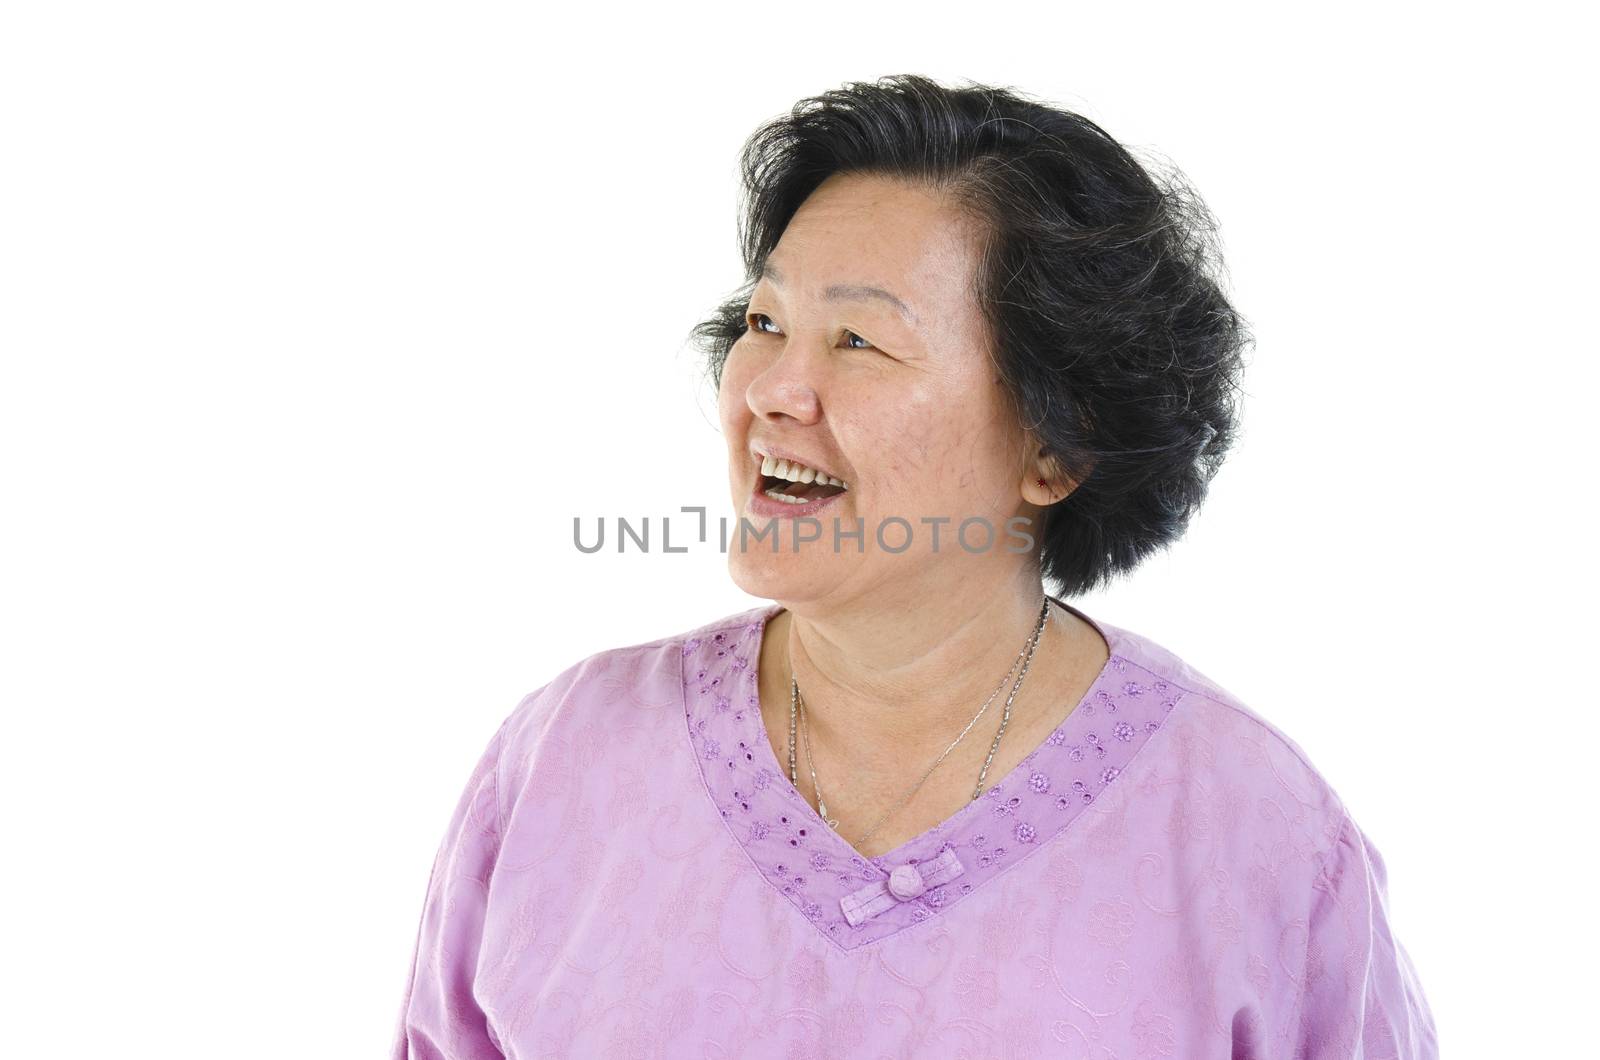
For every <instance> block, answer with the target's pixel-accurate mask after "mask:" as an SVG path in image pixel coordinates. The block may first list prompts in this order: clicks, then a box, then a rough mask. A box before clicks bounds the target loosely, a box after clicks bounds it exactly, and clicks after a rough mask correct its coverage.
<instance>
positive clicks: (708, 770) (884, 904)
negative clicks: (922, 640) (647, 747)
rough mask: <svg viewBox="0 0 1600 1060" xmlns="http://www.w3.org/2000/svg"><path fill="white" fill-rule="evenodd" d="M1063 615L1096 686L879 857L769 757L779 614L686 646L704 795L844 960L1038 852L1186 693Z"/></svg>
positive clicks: (756, 612) (770, 612)
mask: <svg viewBox="0 0 1600 1060" xmlns="http://www.w3.org/2000/svg"><path fill="white" fill-rule="evenodd" d="M1052 599H1054V598H1052ZM1056 603H1058V604H1061V606H1063V607H1065V608H1066V609H1067V610H1069V611H1071V612H1072V613H1073V614H1075V615H1077V616H1078V617H1079V618H1081V619H1083V620H1084V621H1085V622H1088V623H1089V624H1090V625H1091V626H1093V627H1094V628H1095V629H1096V630H1097V631H1099V633H1100V635H1101V636H1102V637H1104V638H1105V641H1106V644H1107V646H1108V647H1109V648H1110V657H1109V658H1107V660H1106V662H1105V665H1104V666H1103V667H1101V670H1100V673H1099V675H1098V676H1097V677H1096V678H1095V680H1094V683H1093V684H1092V685H1090V686H1089V690H1088V691H1087V692H1085V693H1084V695H1083V698H1082V699H1080V700H1079V701H1078V705H1077V706H1076V707H1074V708H1073V710H1072V712H1071V713H1070V714H1068V715H1067V717H1066V719H1065V720H1064V721H1062V723H1061V724H1060V725H1058V726H1057V727H1056V728H1055V730H1054V731H1052V732H1051V733H1050V735H1049V736H1047V737H1046V738H1045V739H1044V741H1043V742H1042V743H1041V744H1039V746H1037V747H1036V748H1034V750H1033V751H1032V752H1030V753H1029V754H1028V756H1027V757H1026V758H1024V759H1023V760H1022V761H1021V762H1020V763H1018V765H1017V766H1016V767H1015V768H1014V769H1012V770H1011V772H1010V773H1008V774H1006V775H1005V776H1004V777H1001V778H1000V779H999V780H998V781H995V782H994V783H992V784H991V785H990V786H989V788H988V790H987V791H985V792H984V793H983V795H982V796H981V797H980V798H977V799H974V800H972V801H970V802H968V803H967V804H966V805H965V806H963V807H962V808H961V809H960V810H957V811H956V812H955V813H954V814H953V815H951V816H950V817H947V818H946V819H945V820H943V821H942V822H940V823H939V824H937V825H934V826H933V827H932V828H930V829H928V830H927V831H926V832H923V833H922V834H921V835H919V836H916V837H915V838H912V839H910V840H907V841H906V842H905V843H902V844H901V845H900V846H898V847H896V848H895V849H894V850H890V851H888V852H886V853H883V854H880V855H878V856H877V857H874V858H866V857H863V856H862V854H861V852H860V851H858V850H856V849H855V848H854V847H852V846H851V845H850V844H849V843H848V842H847V841H846V840H845V838H844V837H843V836H841V835H839V834H838V833H836V832H835V831H834V830H833V829H831V828H829V827H828V825H827V823H826V822H825V821H823V820H822V818H821V817H819V816H818V815H817V812H816V810H815V808H813V807H812V806H811V804H810V803H808V802H807V801H806V800H805V797H804V796H802V795H801V794H800V792H799V791H797V790H795V787H794V785H792V784H791V783H790V782H789V779H788V777H787V775H786V774H785V773H784V772H783V770H782V767H781V766H780V765H779V763H778V761H777V759H776V758H775V757H774V755H773V751H772V744H771V741H770V739H769V737H768V733H767V729H766V723H765V721H764V720H763V718H762V716H761V699H760V695H759V691H758V690H759V687H760V686H759V683H758V674H757V668H758V664H759V661H760V657H761V638H762V636H763V634H764V632H765V630H766V626H767V623H768V622H769V621H770V620H771V619H772V618H773V616H775V615H776V614H777V613H778V612H779V611H781V610H783V607H782V605H780V604H769V605H765V606H762V607H757V608H752V609H751V610H749V611H745V612H742V613H740V614H737V615H734V616H732V617H730V618H728V619H727V620H726V621H724V622H722V623H719V624H714V625H709V626H705V627H702V628H701V629H699V630H697V631H695V633H694V634H693V635H691V636H689V637H687V638H686V639H685V640H684V642H683V649H682V661H683V701H684V716H685V719H686V721H687V724H688V732H689V739H690V743H691V744H692V746H693V748H694V750H695V759H696V761H697V762H698V764H699V767H700V774H701V777H702V778H703V780H704V782H705V787H706V790H707V792H709V794H710V795H711V798H712V800H713V802H714V803H715V804H716V806H717V809H718V811H719V812H720V813H721V815H722V819H723V821H724V823H725V824H726V825H727V826H728V828H729V830H730V831H731V832H732V834H733V837H734V839H735V840H736V841H737V842H738V843H739V845H740V846H741V847H742V848H743V849H744V851H745V853H746V854H747V855H748V856H749V857H750V860H751V861H752V862H753V863H754V864H755V867H756V868H757V869H758V870H759V871H760V873H761V875H762V876H763V878H765V879H766V881H767V882H768V883H769V884H771V885H772V886H773V887H774V888H775V889H776V890H777V891H778V892H779V893H780V894H782V895H783V896H784V897H785V898H787V899H788V900H789V901H790V902H791V903H792V904H793V905H794V906H795V908H797V909H798V910H799V911H800V912H801V914H802V915H803V916H804V917H805V918H806V919H807V920H809V921H810V922H811V923H812V924H813V925H814V926H815V927H816V929H817V930H818V931H819V932H821V933H822V935H823V936H824V937H825V938H828V939H829V940H831V941H832V942H834V943H835V944H836V945H838V946H839V947H840V948H842V949H855V948H856V947H859V946H863V945H866V944H868V943H872V942H876V941H878V940H879V939H882V938H885V937H887V936H889V935H892V934H894V933H896V932H898V931H901V930H903V929H905V928H908V927H911V926H913V925H916V924H919V923H922V922H923V921H926V920H929V919H931V918H933V917H936V916H938V915H939V914H940V913H941V912H942V911H943V910H946V909H949V908H950V907H952V906H953V905H956V904H958V903H959V902H960V900H961V899H962V898H964V897H966V896H967V895H969V894H971V893H973V892H974V891H975V890H977V889H978V888H979V887H982V886H984V885H985V884H986V883H988V882H989V881H990V880H992V879H994V878H995V877H997V876H999V875H1000V874H1001V873H1002V872H1004V871H1005V870H1006V869H1008V868H1010V867H1011V866H1012V865H1014V864H1016V863H1017V862H1019V861H1021V860H1023V859H1024V858H1026V857H1028V855H1029V854H1031V853H1033V852H1034V851H1036V850H1037V849H1039V847H1041V846H1043V845H1044V844H1045V843H1047V842H1048V841H1049V840H1050V839H1052V838H1053V837H1055V836H1056V835H1057V834H1058V833H1060V832H1061V831H1062V830H1063V829H1065V828H1066V827H1067V826H1068V825H1070V824H1071V823H1072V822H1073V821H1074V820H1075V819H1076V818H1077V816H1078V815H1079V814H1080V813H1081V812H1083V809H1084V808H1085V807H1086V806H1088V805H1089V804H1090V803H1091V802H1093V801H1094V799H1095V797H1096V796H1097V795H1098V794H1099V793H1100V792H1102V791H1104V790H1105V788H1106V786H1107V785H1109V784H1112V783H1114V782H1115V781H1116V778H1117V776H1118V774H1119V773H1121V772H1122V770H1123V769H1124V768H1125V767H1126V766H1127V763H1128V762H1129V760H1131V759H1132V758H1133V756H1134V754H1136V753H1137V752H1138V750H1139V748H1140V747H1142V746H1143V745H1144V742H1145V740H1146V739H1148V738H1149V736H1150V734H1151V733H1153V732H1155V731H1156V730H1157V729H1158V728H1160V726H1161V724H1162V723H1163V722H1164V721H1165V719H1166V716H1167V714H1168V712H1170V711H1171V710H1172V709H1173V707H1175V706H1176V705H1177V703H1178V701H1179V699H1180V698H1182V696H1183V695H1184V690H1183V689H1181V688H1179V687H1177V686H1175V685H1169V684H1168V682H1166V681H1165V680H1163V679H1162V678H1161V677H1160V676H1159V675H1157V674H1154V673H1152V672H1150V671H1149V670H1147V669H1145V668H1144V667H1142V666H1140V665H1139V664H1138V663H1136V662H1134V661H1133V660H1132V659H1131V658H1128V657H1126V656H1124V655H1123V654H1122V650H1123V649H1124V648H1125V647H1126V646H1127V639H1128V635H1127V634H1126V633H1125V632H1124V631H1123V630H1120V629H1118V628H1117V627H1116V626H1113V625H1110V624H1109V623H1100V622H1096V621H1094V620H1093V619H1091V618H1089V616H1088V615H1085V614H1084V613H1083V612H1082V611H1080V610H1078V609H1077V608H1075V607H1072V606H1071V605H1070V604H1066V603H1063V602H1062V601H1060V600H1056Z"/></svg>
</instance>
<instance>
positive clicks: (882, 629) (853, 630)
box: [761, 576, 1104, 786]
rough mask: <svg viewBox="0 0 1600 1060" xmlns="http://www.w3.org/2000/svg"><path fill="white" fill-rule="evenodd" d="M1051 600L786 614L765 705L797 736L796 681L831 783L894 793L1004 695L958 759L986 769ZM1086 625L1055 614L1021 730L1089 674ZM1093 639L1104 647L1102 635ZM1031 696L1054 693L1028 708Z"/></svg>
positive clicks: (1036, 657)
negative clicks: (1066, 680)
mask: <svg viewBox="0 0 1600 1060" xmlns="http://www.w3.org/2000/svg"><path fill="white" fill-rule="evenodd" d="M1043 599H1044V595H1043V592H1042V590H1041V589H1040V587H1039V583H1038V581H1037V578H1036V576H1035V577H1034V578H1032V580H1031V581H1030V580H1028V579H1023V580H1021V582H1020V584H1017V585H1014V586H1007V587H1003V588H1001V587H989V588H988V589H987V590H986V591H981V590H979V589H976V588H973V589H969V590H966V591H960V592H951V593H948V594H946V595H945V596H944V597H942V598H936V599H926V600H924V601H922V602H919V603H917V604H916V606H915V607H914V608H913V607H909V606H905V605H903V604H901V603H899V602H898V601H885V602H883V603H881V604H880V605H878V606H872V605H857V606H853V607H851V608H848V609H844V610H838V611H825V612H816V613H808V614H796V613H795V612H793V611H788V610H785V611H784V612H782V613H780V614H779V615H777V616H775V617H774V618H773V619H772V621H771V623H770V625H769V630H770V632H771V634H773V635H772V636H770V637H769V638H768V643H771V644H772V645H773V646H774V648H775V651H774V653H773V656H772V657H771V658H768V657H767V652H766V651H765V650H764V651H763V659H762V667H761V672H762V673H763V674H765V675H771V682H770V684H769V681H768V680H763V682H762V684H763V685H766V686H768V688H766V689H764V690H763V698H764V699H765V698H766V696H767V695H769V694H770V695H772V696H773V697H774V699H775V701H776V702H775V705H781V706H782V714H783V718H784V722H785V724H784V726H783V729H782V732H783V734H784V735H785V737H786V736H787V732H788V726H787V713H788V705H789V701H790V695H789V691H790V689H789V677H790V674H791V672H792V673H793V675H794V678H795V679H796V680H797V681H798V683H799V686H800V694H801V696H802V697H803V698H804V702H805V713H806V729H807V735H808V736H809V738H810V740H811V741H813V745H814V747H815V748H817V753H818V754H820V755H822V757H824V758H825V759H826V760H827V761H828V762H829V763H830V772H831V773H833V774H834V775H836V776H844V775H849V776H855V777H860V778H879V779H880V780H881V782H882V783H884V784H886V785H889V786H892V785H894V784H897V783H899V781H900V780H901V779H903V778H904V777H905V776H906V775H908V774H915V775H917V776H920V775H921V772H922V771H925V770H926V769H927V768H928V766H929V765H931V764H932V762H933V761H934V759H936V758H937V757H938V756H939V755H940V754H941V753H942V752H943V751H944V750H945V749H946V748H947V747H949V746H950V744H951V742H952V741H953V740H955V738H956V737H957V736H958V735H960V734H961V732H962V730H963V729H965V728H966V727H967V724H968V723H969V722H971V721H972V719H973V717H974V715H976V714H977V713H978V710H979V708H980V707H982V706H983V704H984V701H985V700H989V699H990V696H991V694H992V693H993V694H994V698H993V699H992V700H990V702H989V707H988V709H987V710H986V711H985V712H984V715H983V717H982V719H980V721H979V723H978V725H975V726H974V727H973V728H972V730H970V731H969V732H968V733H967V736H966V737H965V738H964V739H963V740H962V742H961V745H960V746H959V747H958V748H957V751H956V752H952V758H960V759H968V758H971V757H972V756H973V755H974V754H976V755H977V756H978V758H979V760H980V761H981V759H982V757H983V755H984V754H986V753H987V751H988V747H989V745H990V743H991V742H992V740H993V736H994V732H995V731H996V730H997V728H998V726H999V723H1000V718H1001V715H1002V713H1003V711H1004V709H1005V701H1006V698H1007V697H1008V696H1009V695H1010V694H1011V689H1012V686H1013V684H1014V683H1015V681H1016V678H1017V676H1018V674H1019V673H1020V672H1021V664H1020V661H1019V658H1018V656H1019V653H1021V652H1023V650H1024V648H1025V647H1026V645H1027V642H1028V640H1029V638H1030V637H1031V636H1032V635H1033V631H1034V629H1035V628H1036V626H1037V624H1038V621H1039V611H1040V606H1041V604H1042V603H1043ZM1081 624H1082V623H1081V620H1079V619H1077V618H1076V617H1075V616H1072V615H1071V614H1070V613H1069V612H1065V611H1062V610H1061V609H1060V608H1057V607H1055V606H1054V605H1052V606H1051V608H1050V614H1049V615H1048V617H1047V618H1046V621H1045V624H1044V629H1043V631H1042V632H1041V633H1040V637H1039V643H1038V645H1037V646H1036V648H1035V649H1034V652H1033V654H1032V657H1031V660H1030V661H1029V664H1028V675H1027V679H1026V680H1025V681H1024V683H1023V686H1022V689H1021V690H1020V691H1019V693H1018V695H1017V698H1016V701H1015V702H1014V703H1013V705H1012V711H1013V719H1016V720H1014V721H1013V723H1012V724H1013V725H1015V724H1016V723H1017V720H1020V717H1019V715H1021V714H1027V713H1030V712H1037V711H1038V710H1041V709H1048V707H1049V706H1050V704H1051V703H1052V702H1053V697H1052V696H1051V695H1050V694H1049V691H1048V690H1050V689H1052V688H1055V687H1058V686H1059V683H1060V682H1059V678H1061V677H1062V676H1063V675H1064V674H1065V673H1068V672H1076V671H1077V670H1079V669H1082V668H1083V665H1084V654H1085V641H1084V640H1083V637H1082V631H1081V630H1078V629H1076V628H1075V626H1078V625H1081ZM1090 637H1091V638H1092V640H1093V641H1094V642H1098V641H1099V637H1098V635H1097V634H1093V633H1092V631H1091V633H1090ZM1090 647H1091V650H1092V646H1090ZM1100 658H1101V659H1102V660H1103V659H1104V655H1103V653H1102V654H1101V655H1100ZM1014 664H1016V669H1015V670H1014V671H1013V672H1012V674H1011V676H1010V677H1009V678H1006V676H1005V675H1006V670H1007V669H1008V668H1010V667H1012V666H1013V665H1014ZM1096 668H1098V667H1096ZM1002 678H1004V679H1005V680H1004V683H1003V685H1002ZM1030 687H1031V688H1034V689H1037V690H1043V691H1042V692H1041V693H1039V694H1036V695H1034V696H1032V697H1029V696H1028V695H1027V691H1028V689H1029V688H1030ZM997 689H998V692H996V690H997ZM775 713H776V712H775ZM1008 731H1012V730H1011V729H1010V728H1009V727H1008ZM958 752H959V754H958ZM867 782H868V783H870V781H867Z"/></svg>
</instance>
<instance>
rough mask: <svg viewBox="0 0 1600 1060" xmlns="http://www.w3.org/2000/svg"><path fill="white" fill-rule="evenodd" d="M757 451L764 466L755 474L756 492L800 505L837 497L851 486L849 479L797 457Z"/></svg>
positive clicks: (783, 501) (789, 503)
mask: <svg viewBox="0 0 1600 1060" xmlns="http://www.w3.org/2000/svg"><path fill="white" fill-rule="evenodd" d="M758 455H760V456H761V467H760V469H759V471H758V474H757V476H756V493H757V494H759V495H760V496H763V497H767V498H770V499H772V500H774V501H778V502H779V503H781V504H788V505H793V506H796V507H798V506H800V505H803V504H810V503H812V502H813V501H819V500H825V499H827V498H829V497H837V496H838V495H839V494H841V493H844V492H846V491H847V490H849V488H850V484H849V483H847V482H845V481H843V480H841V479H837V478H834V477H833V476H832V475H830V474H828V473H827V472H825V471H819V470H817V469H816V468H812V467H807V466H806V465H804V464H802V463H800V462H798V461H793V460H783V459H779V458H777V457H773V456H768V455H766V454H764V453H763V454H758Z"/></svg>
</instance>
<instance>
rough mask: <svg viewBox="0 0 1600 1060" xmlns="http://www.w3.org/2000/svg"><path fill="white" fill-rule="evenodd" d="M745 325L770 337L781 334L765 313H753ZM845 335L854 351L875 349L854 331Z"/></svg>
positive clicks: (846, 340) (846, 341)
mask: <svg viewBox="0 0 1600 1060" xmlns="http://www.w3.org/2000/svg"><path fill="white" fill-rule="evenodd" d="M745 324H746V325H747V326H748V327H750V328H752V329H753V330H755V331H762V332H766V333H767V334H768V335H776V334H778V333H779V332H778V326H777V325H776V324H772V318H771V317H769V316H767V314H765V313H751V314H750V315H749V316H748V317H747V318H746V319H745ZM767 324H772V329H771V330H770V331H769V330H768V329H767V327H766V325H767ZM844 334H845V343H846V344H847V345H849V347H850V348H851V349H852V350H870V349H874V348H875V347H874V346H873V345H872V343H870V342H868V341H867V340H866V339H863V338H861V336H860V335H857V334H856V333H855V332H853V331H846V332H845V333H844ZM851 339H859V340H860V342H861V345H859V346H857V345H856V344H855V343H853V342H851V341H850V340H851Z"/></svg>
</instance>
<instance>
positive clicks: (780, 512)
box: [745, 468, 849, 519]
mask: <svg viewBox="0 0 1600 1060" xmlns="http://www.w3.org/2000/svg"><path fill="white" fill-rule="evenodd" d="M759 470H760V469H759V468H758V469H757V472H758V473H757V474H756V481H755V485H754V486H753V487H752V488H751V490H750V498H749V500H747V501H746V502H745V511H748V512H751V513H753V514H755V515H761V516H766V517H767V518H769V519H772V518H783V517H789V518H794V517H796V516H801V515H814V514H816V513H817V512H819V511H821V510H822V509H824V508H826V507H827V506H828V505H830V504H832V503H833V502H834V501H836V500H838V499H839V498H840V497H843V496H846V495H847V494H848V493H849V491H848V490H841V491H840V492H838V493H834V494H831V495H829V496H827V497H818V498H816V499H815V500H810V501H806V502H805V503H804V504H790V503H789V502H788V501H775V500H773V499H772V498H771V497H768V496H767V495H766V494H765V493H763V492H762V491H761V482H762V480H763V479H764V478H765V477H766V476H764V475H761V474H760V473H759Z"/></svg>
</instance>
